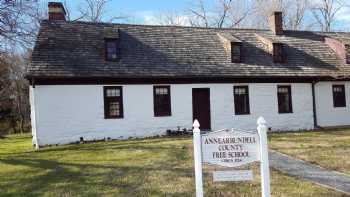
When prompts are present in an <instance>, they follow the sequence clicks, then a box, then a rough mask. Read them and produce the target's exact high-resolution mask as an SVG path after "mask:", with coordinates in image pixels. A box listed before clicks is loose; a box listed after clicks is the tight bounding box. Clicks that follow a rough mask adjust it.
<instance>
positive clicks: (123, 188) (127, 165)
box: [0, 135, 345, 197]
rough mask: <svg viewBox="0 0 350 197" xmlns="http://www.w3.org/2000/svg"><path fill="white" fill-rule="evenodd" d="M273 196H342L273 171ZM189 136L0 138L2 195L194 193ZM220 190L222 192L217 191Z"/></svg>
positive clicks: (229, 191) (252, 187)
mask: <svg viewBox="0 0 350 197" xmlns="http://www.w3.org/2000/svg"><path fill="white" fill-rule="evenodd" d="M252 168H253V169H254V173H255V180H254V181H252V182H247V183H232V182H230V183H220V184H218V183H213V182H212V177H211V172H210V171H211V170H212V169H209V168H205V183H204V185H205V193H206V196H242V197H244V196H254V197H255V196H260V180H259V170H258V165H257V164H254V165H252ZM271 179H272V184H271V187H272V194H273V196H276V197H295V196H298V197H321V196H335V197H340V196H345V195H343V194H341V193H338V192H335V191H332V190H329V189H325V188H322V187H320V186H317V185H315V184H312V183H309V182H305V181H302V180H298V179H295V178H292V177H288V176H286V175H283V174H281V173H279V172H276V171H273V170H272V171H271ZM194 188H195V186H194V170H193V152H192V140H191V138H155V139H143V140H128V141H110V142H98V143H91V144H81V145H65V146H58V147H47V148H44V149H42V150H40V151H38V152H35V151H33V149H32V146H31V138H30V136H20V135H17V136H9V137H8V138H7V139H1V140H0V196H67V197H68V196H130V197H131V196H132V197H134V196H136V197H137V196H181V197H183V196H194V192H195V189H194ZM220 191H221V192H220Z"/></svg>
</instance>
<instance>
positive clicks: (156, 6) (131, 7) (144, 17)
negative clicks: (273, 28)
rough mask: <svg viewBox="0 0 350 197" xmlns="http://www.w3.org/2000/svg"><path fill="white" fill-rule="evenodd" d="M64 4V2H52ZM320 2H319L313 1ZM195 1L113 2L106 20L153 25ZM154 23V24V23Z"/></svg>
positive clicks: (70, 0) (349, 13)
mask: <svg viewBox="0 0 350 197" xmlns="http://www.w3.org/2000/svg"><path fill="white" fill-rule="evenodd" d="M39 1H40V2H41V3H42V6H43V7H46V6H47V3H48V2H49V1H50V0H39ZM52 1H56V2H63V1H64V0H52ZM65 1H66V4H67V5H68V7H69V8H70V10H71V16H72V17H71V18H72V19H74V18H77V17H78V14H79V13H78V8H79V6H81V5H82V2H84V0H65ZM311 1H318V0H311ZM193 2H194V1H193V0H111V1H110V2H109V3H108V6H107V9H106V14H105V16H106V17H105V18H106V20H107V18H109V17H110V16H116V15H119V16H120V15H121V16H127V17H128V19H127V21H125V20H124V21H116V22H127V23H138V24H152V23H153V22H154V20H156V18H155V16H157V14H159V13H162V12H169V11H170V12H176V11H177V12H178V13H180V15H181V14H184V11H185V10H186V8H188V7H189V5H191V4H192V3H193ZM204 2H205V4H206V5H207V6H208V7H210V6H213V5H214V2H215V0H204ZM152 21H153V22H152ZM334 29H335V30H343V31H344V30H345V31H350V9H344V10H342V11H341V12H340V13H339V14H338V15H337V22H336V23H335V24H334Z"/></svg>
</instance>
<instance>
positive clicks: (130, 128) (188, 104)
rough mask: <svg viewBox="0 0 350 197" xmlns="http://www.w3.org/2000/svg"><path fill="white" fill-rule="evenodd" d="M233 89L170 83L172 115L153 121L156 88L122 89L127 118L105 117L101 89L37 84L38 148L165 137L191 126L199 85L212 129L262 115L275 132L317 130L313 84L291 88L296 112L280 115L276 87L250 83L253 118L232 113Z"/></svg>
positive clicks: (246, 123)
mask: <svg viewBox="0 0 350 197" xmlns="http://www.w3.org/2000/svg"><path fill="white" fill-rule="evenodd" d="M234 85H242V84H176V85H171V108H172V109H171V110H172V115H171V116H170V117H154V114H153V85H122V86H123V101H124V118H123V119H104V107H103V86H102V85H46V86H44V85H43V86H40V85H37V86H36V87H35V88H34V89H33V90H34V93H35V117H36V127H35V128H36V132H37V136H38V140H39V144H40V145H45V144H61V143H69V142H74V141H79V138H80V137H84V139H87V140H92V139H103V138H107V137H111V138H113V139H116V138H118V139H125V138H128V137H144V136H153V135H157V134H164V133H165V131H166V130H167V129H176V128H177V127H178V126H180V127H181V128H191V125H192V88H200V87H206V88H210V101H211V106H210V108H211V121H212V122H211V125H212V129H213V130H217V129H223V128H239V129H255V128H256V120H257V118H258V117H259V116H264V117H265V119H266V120H267V121H268V123H269V127H272V129H273V130H299V129H312V128H313V112H312V95H311V84H301V83H299V84H292V100H293V112H294V113H292V114H279V113H278V106H277V85H278V84H271V83H270V84H263V83H256V84H249V97H250V112H251V115H234V109H233V108H234V103H233V86H234ZM31 103H32V104H33V103H34V102H31ZM32 109H33V107H32Z"/></svg>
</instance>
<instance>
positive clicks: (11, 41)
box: [0, 0, 42, 53]
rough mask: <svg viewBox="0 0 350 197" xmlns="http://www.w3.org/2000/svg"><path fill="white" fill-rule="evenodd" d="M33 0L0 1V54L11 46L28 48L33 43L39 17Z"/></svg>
mask: <svg viewBox="0 0 350 197" xmlns="http://www.w3.org/2000/svg"><path fill="white" fill-rule="evenodd" d="M41 14H42V12H41V10H40V8H39V3H38V2H37V1H35V0H32V1H30V0H28V1H9V0H0V53H1V52H5V51H9V50H10V49H11V48H13V46H16V47H25V48H30V47H32V46H33V43H34V41H35V38H36V35H37V32H38V27H39V21H40V17H41Z"/></svg>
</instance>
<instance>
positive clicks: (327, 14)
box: [312, 0, 349, 32]
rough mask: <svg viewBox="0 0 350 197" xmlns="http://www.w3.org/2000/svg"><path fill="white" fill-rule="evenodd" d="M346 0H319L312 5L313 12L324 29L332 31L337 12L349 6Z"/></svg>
mask: <svg viewBox="0 0 350 197" xmlns="http://www.w3.org/2000/svg"><path fill="white" fill-rule="evenodd" d="M346 2H347V1H346V0H319V1H316V2H315V3H314V4H313V5H312V13H313V16H314V18H315V20H316V22H317V23H318V24H319V26H320V28H321V30H322V31H327V32H328V31H331V30H332V26H333V24H334V22H335V20H336V16H337V14H338V13H339V12H340V11H341V10H342V9H344V8H345V7H348V6H349V4H347V3H346Z"/></svg>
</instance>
